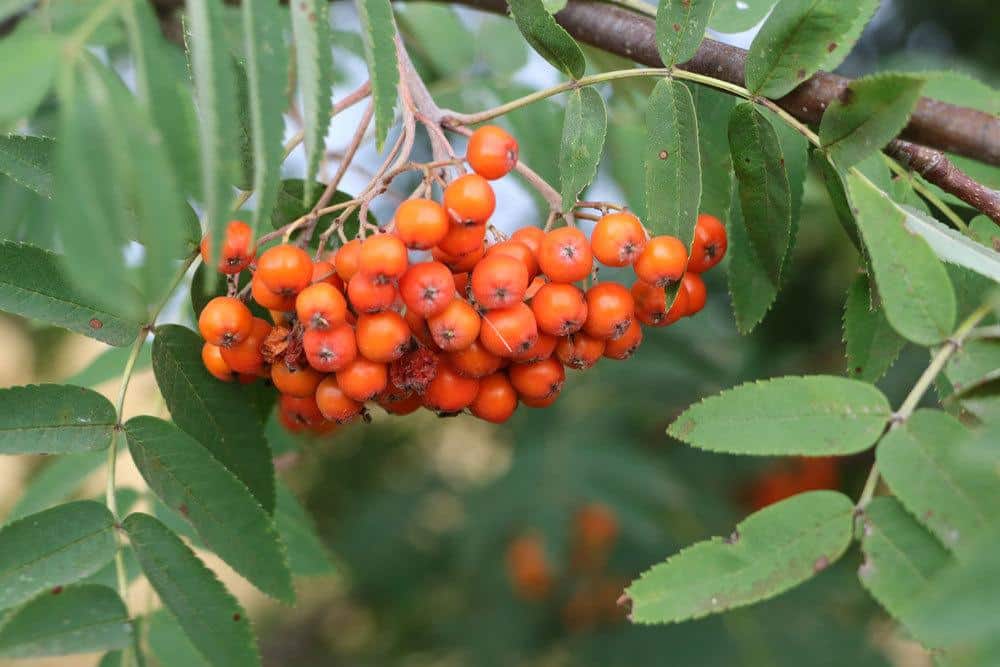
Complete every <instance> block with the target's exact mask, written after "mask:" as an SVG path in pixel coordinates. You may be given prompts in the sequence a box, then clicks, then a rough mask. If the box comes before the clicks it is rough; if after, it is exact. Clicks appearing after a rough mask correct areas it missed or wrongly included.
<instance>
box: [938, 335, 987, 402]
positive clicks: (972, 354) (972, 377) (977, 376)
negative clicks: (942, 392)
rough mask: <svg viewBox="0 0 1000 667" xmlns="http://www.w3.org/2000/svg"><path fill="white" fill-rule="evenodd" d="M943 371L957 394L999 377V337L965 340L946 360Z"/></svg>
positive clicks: (973, 389) (977, 387) (972, 389)
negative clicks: (946, 363)
mask: <svg viewBox="0 0 1000 667" xmlns="http://www.w3.org/2000/svg"><path fill="white" fill-rule="evenodd" d="M944 372H945V375H946V376H947V377H948V381H949V382H951V386H952V389H953V390H954V391H955V393H956V394H959V395H961V394H963V393H966V392H970V391H975V390H976V389H979V388H980V387H982V386H983V385H986V384H988V383H990V382H993V381H995V380H997V379H1000V339H996V338H982V339H973V340H967V341H965V342H964V343H962V345H961V347H959V348H958V349H957V350H955V353H954V354H953V355H952V357H951V359H950V360H948V365H947V366H945V370H944Z"/></svg>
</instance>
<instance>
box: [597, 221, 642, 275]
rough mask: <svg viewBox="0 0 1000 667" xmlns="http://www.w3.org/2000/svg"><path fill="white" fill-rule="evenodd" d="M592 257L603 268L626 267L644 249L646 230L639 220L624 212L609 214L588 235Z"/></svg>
mask: <svg viewBox="0 0 1000 667" xmlns="http://www.w3.org/2000/svg"><path fill="white" fill-rule="evenodd" d="M590 247H591V248H593V250H594V257H596V258H597V261H599V262H600V263H601V264H604V265H605V266H628V265H629V264H632V263H633V262H635V260H636V258H637V257H639V254H640V253H641V252H642V250H643V248H645V247H646V230H644V229H643V228H642V223H641V222H639V218H637V217H635V216H634V215H632V214H631V213H628V212H626V211H620V212H617V213H609V214H607V215H605V216H603V217H602V218H601V219H600V220H598V221H597V224H596V225H594V231H593V232H591V234H590Z"/></svg>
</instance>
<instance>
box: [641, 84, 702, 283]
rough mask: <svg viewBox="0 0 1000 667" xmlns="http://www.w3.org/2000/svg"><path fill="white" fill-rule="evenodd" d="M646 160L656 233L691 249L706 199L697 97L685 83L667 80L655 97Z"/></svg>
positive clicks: (650, 221) (650, 222)
mask: <svg viewBox="0 0 1000 667" xmlns="http://www.w3.org/2000/svg"><path fill="white" fill-rule="evenodd" d="M643 162H644V164H645V176H646V178H645V181H646V208H647V216H646V224H647V226H648V227H649V229H650V232H651V233H652V234H668V235H670V236H675V237H677V238H678V239H680V240H681V241H682V242H683V243H684V245H685V246H688V247H690V245H691V243H692V241H693V240H694V227H695V224H696V223H697V221H698V204H699V203H700V202H701V154H700V150H699V145H698V118H697V116H696V115H695V110H694V99H693V98H692V97H691V91H690V90H689V89H688V87H687V86H685V85H684V84H683V83H681V82H679V81H674V80H673V79H662V80H660V81H658V82H657V83H656V87H655V88H653V93H652V94H651V95H650V96H649V102H648V104H647V106H646V145H645V149H644V160H643ZM671 301H672V299H671Z"/></svg>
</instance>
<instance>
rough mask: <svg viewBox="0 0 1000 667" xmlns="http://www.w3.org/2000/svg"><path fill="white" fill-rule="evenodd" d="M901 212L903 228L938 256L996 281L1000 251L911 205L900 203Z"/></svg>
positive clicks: (999, 277)
mask: <svg viewBox="0 0 1000 667" xmlns="http://www.w3.org/2000/svg"><path fill="white" fill-rule="evenodd" d="M903 211H904V212H905V214H906V221H905V223H904V224H905V225H906V228H907V229H909V230H910V231H911V232H913V233H914V234H917V235H919V236H922V237H923V238H924V240H925V241H927V243H928V245H930V247H931V250H933V251H934V254H936V255H937V256H938V257H940V258H941V259H943V260H944V261H946V262H950V263H952V264H957V265H958V266H964V267H965V268H967V269H970V270H972V271H975V272H976V273H978V274H980V275H982V276H986V277H987V278H989V279H990V280H992V281H994V282H996V283H1000V252H997V251H996V250H993V249H992V248H988V247H987V246H985V245H983V244H982V243H977V242H975V241H973V240H972V239H970V238H969V237H968V236H963V235H962V234H961V233H959V232H957V231H955V230H954V229H952V228H951V227H948V226H946V225H943V224H941V223H940V222H938V221H937V220H935V219H934V218H932V217H930V216H929V215H927V214H925V213H922V212H920V211H918V210H916V209H915V208H912V207H909V206H904V207H903Z"/></svg>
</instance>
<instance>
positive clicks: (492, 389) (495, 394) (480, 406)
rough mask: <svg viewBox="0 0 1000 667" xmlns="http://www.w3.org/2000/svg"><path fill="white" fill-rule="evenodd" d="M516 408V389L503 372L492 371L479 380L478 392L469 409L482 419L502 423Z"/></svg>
mask: <svg viewBox="0 0 1000 667" xmlns="http://www.w3.org/2000/svg"><path fill="white" fill-rule="evenodd" d="M516 409H517V391H516V390H515V389H514V386H513V385H512V384H511V383H510V380H509V379H508V378H507V375H506V374H504V373H493V374H492V375H488V376H486V377H484V378H482V379H481V380H479V393H477V394H476V398H475V400H473V401H472V404H471V405H470V406H469V411H470V412H472V414H473V415H475V416H476V417H479V418H480V419H482V420H485V421H488V422H492V423H494V424H502V423H503V422H505V421H507V420H508V419H510V416H511V415H512V414H514V411H515V410H516Z"/></svg>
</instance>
